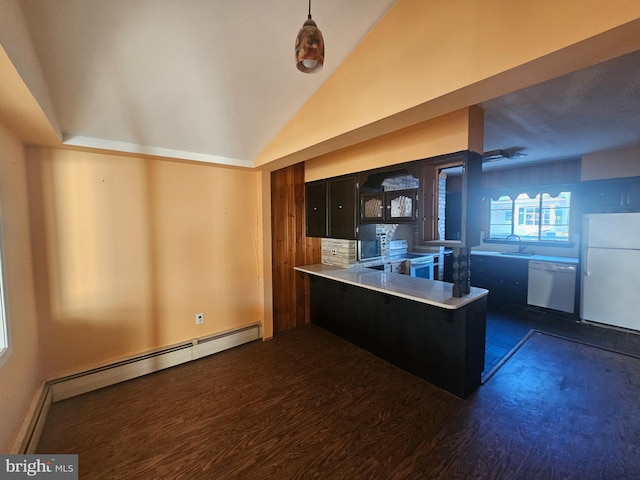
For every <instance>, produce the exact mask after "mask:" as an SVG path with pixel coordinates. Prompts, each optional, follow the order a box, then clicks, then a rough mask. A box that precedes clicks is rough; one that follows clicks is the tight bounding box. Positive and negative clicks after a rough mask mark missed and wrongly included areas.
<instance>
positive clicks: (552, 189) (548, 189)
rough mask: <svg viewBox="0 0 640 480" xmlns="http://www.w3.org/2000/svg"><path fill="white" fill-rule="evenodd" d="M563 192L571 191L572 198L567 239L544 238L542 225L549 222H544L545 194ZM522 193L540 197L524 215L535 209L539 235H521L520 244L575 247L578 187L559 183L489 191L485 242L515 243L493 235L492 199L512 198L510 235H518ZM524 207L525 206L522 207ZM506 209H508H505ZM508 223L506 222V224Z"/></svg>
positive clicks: (569, 207) (555, 195)
mask: <svg viewBox="0 0 640 480" xmlns="http://www.w3.org/2000/svg"><path fill="white" fill-rule="evenodd" d="M562 192H569V194H570V195H571V198H570V200H569V206H568V207H566V208H568V215H567V224H566V226H567V229H568V233H567V239H566V240H549V239H543V237H542V227H543V226H544V225H548V223H544V216H545V213H544V210H545V209H544V208H543V195H544V194H545V193H546V194H549V195H550V196H552V197H554V198H555V197H557V196H558V195H560V194H561V193H562ZM521 194H526V195H528V196H529V198H536V197H539V199H538V204H537V206H535V207H530V208H531V209H532V211H531V212H523V215H524V216H525V217H526V216H527V215H533V214H534V213H533V210H535V215H536V216H537V218H538V225H537V227H538V235H537V238H536V239H535V240H531V239H528V238H527V237H521V240H520V242H519V243H520V244H521V245H526V246H532V245H539V246H551V247H560V248H563V247H569V248H570V247H574V242H573V241H572V240H571V238H572V234H573V233H574V231H573V230H574V227H573V222H572V220H571V219H572V216H573V215H574V212H575V209H576V206H575V201H576V200H575V199H576V188H575V185H571V184H559V185H537V186H529V187H518V188H509V189H504V188H502V189H492V190H490V191H487V193H486V196H485V199H486V212H487V217H486V218H487V222H486V229H485V238H484V239H483V241H484V242H485V243H496V244H513V240H511V239H510V240H507V239H506V238H499V237H491V225H492V223H491V212H492V210H491V201H492V199H496V198H499V197H501V196H508V197H509V198H510V199H511V215H510V217H511V218H510V222H511V233H510V235H517V234H516V233H514V232H515V226H516V224H515V222H516V221H517V220H518V218H519V216H520V212H519V211H518V207H517V206H516V200H517V197H518V196H519V195H521ZM521 208H524V207H521ZM505 211H508V210H506V209H505ZM505 225H506V224H505Z"/></svg>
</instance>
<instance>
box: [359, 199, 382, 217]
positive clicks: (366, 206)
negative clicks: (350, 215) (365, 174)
mask: <svg viewBox="0 0 640 480" xmlns="http://www.w3.org/2000/svg"><path fill="white" fill-rule="evenodd" d="M384 210H385V209H384V193H363V194H361V195H360V221H361V222H362V223H383V222H384Z"/></svg>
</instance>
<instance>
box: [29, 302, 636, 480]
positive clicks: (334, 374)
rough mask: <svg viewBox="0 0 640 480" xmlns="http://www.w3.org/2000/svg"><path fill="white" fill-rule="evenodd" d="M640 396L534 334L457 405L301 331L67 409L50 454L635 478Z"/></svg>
mask: <svg viewBox="0 0 640 480" xmlns="http://www.w3.org/2000/svg"><path fill="white" fill-rule="evenodd" d="M533 317H535V315H532V318H533ZM539 317H540V316H539ZM491 318H493V320H491ZM532 318H529V319H524V320H520V321H518V322H515V323H511V324H509V323H508V321H507V318H506V317H504V318H502V317H500V318H499V315H498V314H497V313H495V312H493V313H492V315H491V316H490V317H489V319H490V320H489V327H488V330H489V331H491V330H492V328H493V334H495V335H498V334H499V333H500V332H502V333H504V332H508V333H509V332H510V334H511V333H513V332H516V331H523V332H524V329H526V330H527V332H528V331H529V330H530V328H534V327H530V326H529V322H530V321H532ZM542 320H543V319H541V318H538V323H540V321H542ZM545 321H546V320H545ZM534 323H535V322H534ZM542 323H545V322H542ZM509 325H511V326H509ZM552 325H553V324H552ZM555 325H556V327H557V325H558V324H555ZM583 326H584V325H583ZM527 327H529V328H527ZM535 328H539V325H537V326H535ZM567 328H568V329H569V330H571V329H572V328H574V327H572V326H571V325H569V326H568V327H567ZM556 333H557V332H556ZM565 333H566V332H565ZM569 333H571V332H569ZM598 333H600V334H602V335H601V336H602V338H604V339H605V343H610V342H614V343H615V341H618V342H619V343H620V344H623V345H622V347H620V345H618V347H619V348H618V350H624V349H625V348H631V349H633V348H635V346H637V345H639V344H640V343H636V340H635V338H630V339H626V341H625V340H624V339H622V340H621V339H620V338H617V340H615V341H614V340H613V337H620V335H613V334H609V333H603V332H598ZM617 333H618V334H619V333H620V332H617ZM574 334H575V335H586V336H588V335H587V334H585V333H582V334H576V333H575V332H574ZM524 335H526V332H524V333H523V334H522V336H524ZM591 335H592V334H591ZM503 336H506V333H505V334H504V335H503ZM515 336H517V334H515V333H514V334H513V335H512V337H515ZM565 336H570V335H565ZM596 336H598V335H596ZM610 337H611V338H610ZM634 337H635V336H634ZM509 338H511V337H509ZM521 338H522V337H520V339H521ZM488 339H489V335H488ZM520 339H519V340H520ZM519 340H518V341H519ZM510 341H511V340H509V342H510ZM516 343H517V342H516ZM588 343H593V342H588ZM629 345H631V347H630V346H629ZM639 393H640V360H639V359H638V358H635V357H632V356H626V355H618V354H615V353H612V352H610V351H608V350H601V349H596V348H593V347H588V346H584V345H583V344H581V343H575V342H571V341H567V340H562V339H559V338H557V337H550V336H546V335H538V334H536V335H534V336H532V337H531V338H530V339H529V340H527V341H526V342H524V344H523V345H522V346H521V347H520V348H519V349H518V350H517V351H516V352H515V353H513V354H512V355H511V356H510V358H509V360H508V361H507V362H506V363H504V365H502V366H501V367H500V368H499V369H498V370H497V372H496V373H495V374H494V375H493V376H491V378H490V379H489V380H488V381H487V382H486V383H485V384H484V385H483V386H481V387H480V388H479V389H478V391H477V392H476V393H474V394H473V395H472V396H471V397H470V398H469V399H467V400H460V399H458V398H456V397H454V396H452V395H450V394H448V393H446V392H444V391H443V390H440V389H438V388H436V387H434V386H432V385H430V384H428V383H426V382H424V381H422V380H420V379H419V378H417V377H414V376H412V375H410V374H408V373H406V372H404V371H402V370H400V369H398V368H396V367H393V366H392V365H390V364H388V363H386V362H384V361H382V360H380V359H378V358H376V357H374V356H373V355H371V354H369V353H367V352H365V351H363V350H361V349H359V348H357V347H355V346H353V345H351V344H349V343H347V342H345V341H343V340H341V339H340V338H338V337H335V336H333V335H331V334H329V333H327V332H325V331H323V330H321V329H320V328H317V327H314V326H303V327H298V328H296V329H293V330H288V331H285V332H282V333H279V334H278V335H276V336H275V337H274V339H273V340H270V341H267V342H262V341H256V342H253V343H250V344H247V345H244V346H242V347H238V348H235V349H232V350H229V351H225V352H222V353H220V354H217V355H214V356H211V357H207V358H204V359H201V360H198V361H195V362H191V363H189V364H184V365H181V366H178V367H174V368H172V369H169V370H164V371H161V372H158V373H154V374H151V375H147V376H145V377H142V378H139V379H136V380H131V381H129V382H124V383H121V384H118V385H114V386H112V387H107V388H104V389H101V390H98V391H95V392H91V393H87V394H84V395H81V396H78V397H75V398H71V399H68V400H64V401H61V402H57V403H55V404H54V405H53V406H52V408H51V410H50V413H49V417H48V419H47V423H46V426H45V429H44V432H43V435H42V438H41V441H40V445H39V451H40V452H41V453H75V454H78V455H79V461H80V478H81V479H152V478H153V479H207V478H212V479H240V478H250V479H261V478H264V479H267V478H268V479H302V478H304V479H307V478H318V479H363V478H367V479H440V478H442V479H451V478H460V479H471V478H473V479H476V478H495V479H529V478H531V479H548V478H549V479H550V478H576V479H578V478H579V479H590V478H616V479H621V478H638V477H637V472H639V471H640V403H639V402H638V401H637V399H638V396H639V395H638V394H639Z"/></svg>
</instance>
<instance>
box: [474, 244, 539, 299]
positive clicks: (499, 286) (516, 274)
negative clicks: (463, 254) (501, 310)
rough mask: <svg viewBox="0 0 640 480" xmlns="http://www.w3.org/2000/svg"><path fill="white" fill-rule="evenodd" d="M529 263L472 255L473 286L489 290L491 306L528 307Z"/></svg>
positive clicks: (495, 256) (522, 260)
mask: <svg viewBox="0 0 640 480" xmlns="http://www.w3.org/2000/svg"><path fill="white" fill-rule="evenodd" d="M528 282H529V261H528V260H527V259H526V258H508V257H501V256H498V255H486V256H485V255H473V254H472V255H471V285H472V286H474V287H480V288H485V289H487V290H489V299H488V302H489V304H490V305H491V304H493V305H498V304H510V305H526V304H527V289H528Z"/></svg>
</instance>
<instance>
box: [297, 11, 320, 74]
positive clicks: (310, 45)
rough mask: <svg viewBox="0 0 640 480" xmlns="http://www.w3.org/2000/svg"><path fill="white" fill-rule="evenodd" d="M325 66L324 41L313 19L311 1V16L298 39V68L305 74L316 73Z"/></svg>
mask: <svg viewBox="0 0 640 480" xmlns="http://www.w3.org/2000/svg"><path fill="white" fill-rule="evenodd" d="M323 64H324V39H323V38H322V32H320V30H318V26H317V25H316V22H314V21H313V20H312V19H311V0H309V16H308V18H307V20H306V21H305V22H304V24H303V25H302V28H301V29H300V31H299V32H298V37H297V38H296V67H298V70H300V71H301V72H304V73H316V72H319V71H320V70H322V65H323Z"/></svg>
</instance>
